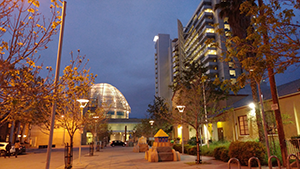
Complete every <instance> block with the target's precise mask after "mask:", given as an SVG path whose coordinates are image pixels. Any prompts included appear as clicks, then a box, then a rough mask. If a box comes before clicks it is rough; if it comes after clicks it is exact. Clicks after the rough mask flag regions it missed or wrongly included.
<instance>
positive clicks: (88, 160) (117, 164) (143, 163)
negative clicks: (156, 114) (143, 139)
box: [58, 147, 275, 169]
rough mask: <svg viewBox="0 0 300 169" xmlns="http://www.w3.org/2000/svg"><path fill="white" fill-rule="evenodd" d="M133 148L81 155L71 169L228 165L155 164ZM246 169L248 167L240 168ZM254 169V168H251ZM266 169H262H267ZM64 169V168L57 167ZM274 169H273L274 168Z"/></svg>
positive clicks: (213, 164) (222, 167)
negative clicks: (79, 159)
mask: <svg viewBox="0 0 300 169" xmlns="http://www.w3.org/2000/svg"><path fill="white" fill-rule="evenodd" d="M132 150H133V147H105V148H104V149H101V152H96V154H95V155H94V156H89V155H87V154H86V155H83V156H82V157H81V163H79V161H78V159H75V160H73V169H100V168H101V169H123V168H126V169H127V168H130V169H131V168H134V169H160V168H163V169H168V168H185V169H226V168H228V164H227V163H225V162H222V161H218V160H214V158H213V157H206V156H204V157H203V156H202V157H201V159H202V161H203V164H199V165H196V164H194V162H195V159H196V157H195V156H191V155H181V161H171V162H156V163H153V162H152V163H151V162H148V161H147V160H146V159H145V153H143V152H141V153H134V152H133V151H132ZM231 168H232V169H237V168H238V167H237V165H236V164H232V165H231ZM241 168H242V169H247V168H248V167H245V166H243V167H241ZM253 168H255V167H253ZM267 168H268V167H262V169H267ZM58 169H64V166H60V167H58ZM274 169H275V168H274Z"/></svg>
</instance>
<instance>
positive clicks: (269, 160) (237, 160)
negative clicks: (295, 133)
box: [228, 154, 300, 169]
mask: <svg viewBox="0 0 300 169" xmlns="http://www.w3.org/2000/svg"><path fill="white" fill-rule="evenodd" d="M291 157H294V158H293V159H296V161H295V162H293V163H292V164H290V162H289V161H290V159H291ZM272 158H275V159H276V161H277V164H278V169H281V164H280V160H279V158H278V157H276V156H270V157H269V159H268V166H269V169H272V168H273V167H272V161H271V160H272ZM252 160H256V161H257V163H258V168H259V169H261V164H260V160H259V159H258V158H257V157H251V158H250V159H249V160H248V168H249V169H251V161H252ZM233 161H235V162H236V163H237V164H238V169H241V164H240V161H239V159H237V158H231V159H229V161H228V169H231V164H232V163H231V162H233ZM287 161H288V163H287V169H292V168H291V165H294V164H295V163H296V164H297V169H300V161H299V158H298V156H297V155H295V154H290V155H289V156H288V157H287Z"/></svg>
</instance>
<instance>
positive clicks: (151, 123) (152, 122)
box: [149, 120, 154, 146]
mask: <svg viewBox="0 0 300 169" xmlns="http://www.w3.org/2000/svg"><path fill="white" fill-rule="evenodd" d="M149 123H150V125H151V140H152V141H153V140H154V139H153V137H154V136H153V124H154V120H150V121H149ZM149 140H150V139H149ZM151 143H152V142H151ZM151 146H152V145H151Z"/></svg>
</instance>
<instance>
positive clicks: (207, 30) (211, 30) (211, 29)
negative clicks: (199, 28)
mask: <svg viewBox="0 0 300 169" xmlns="http://www.w3.org/2000/svg"><path fill="white" fill-rule="evenodd" d="M205 32H206V33H215V29H213V28H206V30H205Z"/></svg>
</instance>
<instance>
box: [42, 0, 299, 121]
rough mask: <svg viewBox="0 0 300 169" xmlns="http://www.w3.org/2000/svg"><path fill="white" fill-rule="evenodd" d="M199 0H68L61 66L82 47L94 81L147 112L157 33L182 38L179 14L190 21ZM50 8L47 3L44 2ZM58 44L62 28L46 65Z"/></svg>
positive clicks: (289, 76)
mask: <svg viewBox="0 0 300 169" xmlns="http://www.w3.org/2000/svg"><path fill="white" fill-rule="evenodd" d="M200 2H201V0H69V1H68V0H67V10H66V18H65V33H64V41H63V52H62V62H61V70H62V69H63V68H64V67H65V66H66V65H68V64H69V61H70V52H71V51H73V52H74V53H76V52H77V50H78V49H80V51H81V54H82V55H86V57H87V58H88V59H89V60H90V61H89V63H88V65H87V66H88V67H90V69H91V72H92V73H94V74H97V75H98V77H97V78H96V80H95V83H109V84H111V85H113V86H115V87H116V88H117V89H119V90H120V92H121V93H122V94H123V95H124V96H125V98H126V99H127V101H128V103H129V105H130V107H131V114H130V117H131V118H145V114H146V110H147V108H148V104H150V103H152V102H153V99H154V94H155V91H154V89H155V77H154V53H155V49H154V42H153V38H154V36H155V35H157V34H159V33H163V34H170V36H171V38H172V39H173V38H177V19H180V20H181V21H182V23H183V25H185V24H187V22H188V21H189V19H190V18H191V16H192V14H193V13H194V11H195V10H196V8H197V6H198V4H199V3H200ZM47 5H48V4H47ZM48 9H49V8H48V6H47V7H46V4H43V5H42V6H41V8H40V10H48ZM57 45H58V34H57V35H55V37H53V41H52V42H50V44H49V45H48V46H49V48H48V49H47V50H45V51H43V52H41V53H40V54H41V55H42V59H41V60H43V62H44V66H48V65H51V66H52V67H53V68H55V62H56V55H57ZM61 72H62V71H61ZM299 72H300V71H299V70H296V71H288V72H287V73H286V74H285V75H280V77H278V78H279V79H283V78H284V79H283V80H279V81H278V83H277V84H282V83H285V82H289V81H291V80H295V79H298V78H299V74H300V73H299ZM60 75H61V73H60ZM282 77H283V78H282ZM278 78H277V80H278Z"/></svg>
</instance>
